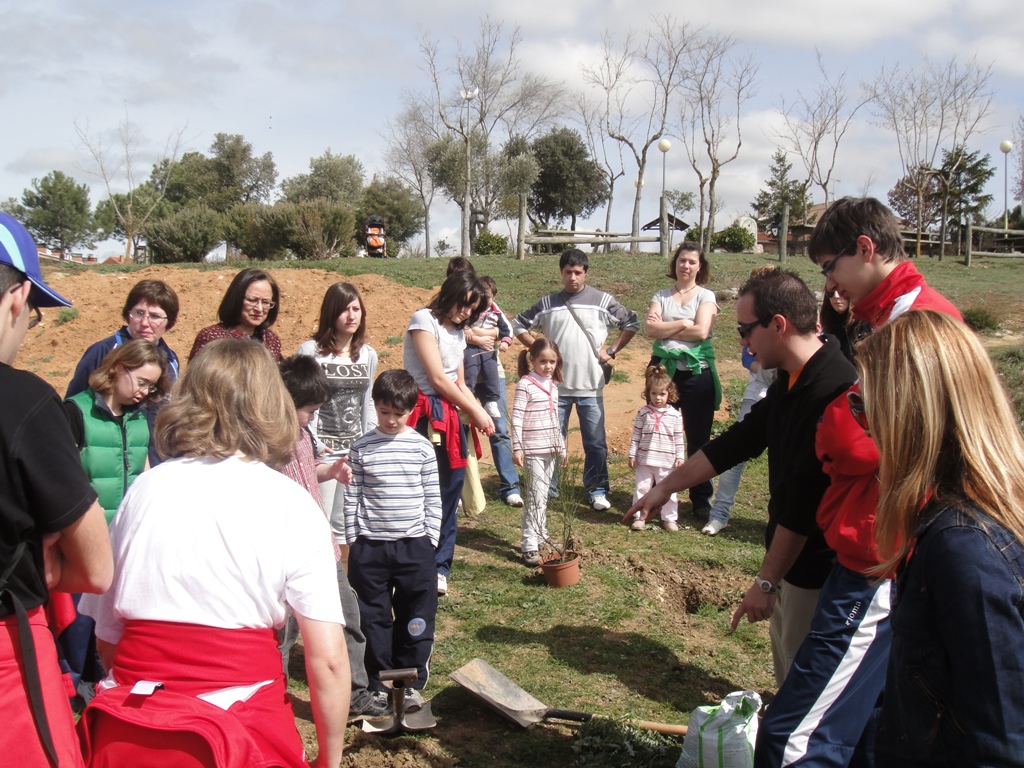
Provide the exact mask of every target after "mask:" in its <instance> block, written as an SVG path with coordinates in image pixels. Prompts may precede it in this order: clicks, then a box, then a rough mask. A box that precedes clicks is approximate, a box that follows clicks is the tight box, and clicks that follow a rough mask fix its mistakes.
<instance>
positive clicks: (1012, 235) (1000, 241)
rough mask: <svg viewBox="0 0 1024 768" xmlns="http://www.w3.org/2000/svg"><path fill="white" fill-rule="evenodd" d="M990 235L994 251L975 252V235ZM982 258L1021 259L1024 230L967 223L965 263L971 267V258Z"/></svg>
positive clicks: (1023, 254)
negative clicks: (991, 235)
mask: <svg viewBox="0 0 1024 768" xmlns="http://www.w3.org/2000/svg"><path fill="white" fill-rule="evenodd" d="M975 232H982V233H990V234H993V235H995V237H994V238H993V239H992V247H993V248H996V249H997V250H994V251H976V250H974V233H975ZM973 256H980V257H982V258H986V259H1019V258H1021V257H1024V229H998V228H996V227H975V226H972V225H971V223H970V222H967V254H966V256H965V257H964V263H965V264H966V265H967V266H968V267H969V266H971V258H972V257H973Z"/></svg>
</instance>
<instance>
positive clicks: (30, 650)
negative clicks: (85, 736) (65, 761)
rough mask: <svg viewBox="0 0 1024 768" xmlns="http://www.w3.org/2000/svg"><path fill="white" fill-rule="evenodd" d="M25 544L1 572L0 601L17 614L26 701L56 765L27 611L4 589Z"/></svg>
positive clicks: (55, 751) (25, 544)
mask: <svg viewBox="0 0 1024 768" xmlns="http://www.w3.org/2000/svg"><path fill="white" fill-rule="evenodd" d="M27 547H28V542H27V541H23V542H21V543H20V544H18V547H17V549H15V550H14V555H13V557H11V561H10V563H9V564H8V565H7V568H5V569H4V572H3V574H0V602H2V603H3V604H4V607H8V606H10V609H11V611H12V612H13V613H14V615H15V616H16V617H17V622H18V642H19V643H20V644H21V661H22V663H23V664H24V667H25V682H26V685H27V686H28V701H29V706H30V707H31V709H32V719H33V720H34V721H35V724H36V730H37V731H38V732H39V740H40V741H41V742H42V743H43V747H44V748H45V749H46V754H47V756H48V757H49V758H50V762H51V763H52V764H53V765H59V764H60V763H59V761H58V760H57V750H56V749H55V748H54V746H53V736H52V734H51V733H50V723H49V721H48V720H47V719H46V707H45V706H44V704H43V684H42V680H41V678H40V677H39V660H38V658H37V657H36V644H35V640H34V639H33V638H32V627H31V625H30V624H29V623H28V612H27V611H26V610H25V606H24V605H23V604H22V602H21V600H20V599H19V598H18V596H17V595H16V594H14V592H13V591H12V590H10V589H8V588H7V580H8V579H9V578H10V577H11V574H12V573H14V569H15V567H17V565H18V562H19V561H20V560H21V558H22V555H24V554H25V550H26V548H27Z"/></svg>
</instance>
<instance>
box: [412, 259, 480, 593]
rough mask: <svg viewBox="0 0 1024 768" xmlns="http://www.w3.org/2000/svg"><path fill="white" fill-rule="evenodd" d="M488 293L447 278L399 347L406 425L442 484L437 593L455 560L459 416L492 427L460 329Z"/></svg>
mask: <svg viewBox="0 0 1024 768" xmlns="http://www.w3.org/2000/svg"><path fill="white" fill-rule="evenodd" d="M486 295H487V290H486V288H484V286H483V285H482V284H481V283H480V281H479V280H478V279H477V277H476V275H474V274H473V273H471V272H465V271H459V272H454V273H452V274H451V275H449V276H448V277H447V278H446V279H445V281H444V283H443V284H442V286H441V290H440V291H438V293H437V295H436V296H434V298H433V299H432V300H431V302H430V304H429V305H428V306H427V307H425V308H423V309H420V310H418V311H416V312H415V313H414V314H413V316H412V319H411V320H410V321H409V327H408V329H407V330H406V332H405V338H404V343H403V364H404V367H405V369H406V370H407V371H409V373H411V374H412V376H413V378H414V379H415V380H416V385H417V386H418V387H419V390H420V398H419V401H418V402H417V404H416V408H415V409H414V410H413V413H412V415H411V416H410V417H409V418H410V420H409V425H410V426H415V428H416V430H417V431H418V432H420V433H421V434H423V435H424V436H425V437H427V438H428V439H430V440H431V442H433V443H434V451H435V453H436V454H437V468H438V475H439V477H440V483H441V537H440V540H439V541H438V545H437V552H436V555H435V561H436V564H437V592H438V594H440V595H443V594H446V593H447V591H448V575H449V574H450V573H451V568H452V559H453V557H454V555H455V534H456V530H457V527H458V521H457V514H458V507H459V499H460V498H461V497H462V483H463V480H464V479H465V474H466V456H467V455H468V448H469V446H468V434H467V430H466V428H465V426H464V425H462V424H461V423H460V420H459V411H461V412H462V413H464V414H466V415H467V416H468V417H469V419H470V421H471V422H472V424H473V426H474V427H476V428H477V429H479V430H480V431H481V432H483V433H484V434H485V435H490V434H492V433H493V432H494V422H492V421H491V417H490V416H488V415H487V412H486V411H485V410H484V409H483V406H481V405H480V403H479V402H478V401H477V399H476V398H475V397H474V396H473V393H472V391H470V389H469V388H468V387H466V385H465V377H464V373H463V353H464V351H465V349H466V337H465V333H464V330H463V329H464V328H465V327H466V326H468V325H471V324H472V323H473V321H474V320H476V318H477V317H478V316H479V314H480V312H481V311H482V307H481V306H480V305H481V303H482V302H481V299H482V298H483V297H484V296H486Z"/></svg>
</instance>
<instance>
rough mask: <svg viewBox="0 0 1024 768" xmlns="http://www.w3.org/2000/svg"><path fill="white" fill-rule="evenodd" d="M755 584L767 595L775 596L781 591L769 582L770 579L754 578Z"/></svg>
mask: <svg viewBox="0 0 1024 768" xmlns="http://www.w3.org/2000/svg"><path fill="white" fill-rule="evenodd" d="M754 584H755V585H756V586H757V588H758V589H760V590H761V591H762V592H764V593H765V594H766V595H774V594H775V593H776V592H778V591H779V588H778V587H777V586H775V585H774V584H772V583H771V582H770V581H768V579H762V578H761V577H760V576H755V577H754Z"/></svg>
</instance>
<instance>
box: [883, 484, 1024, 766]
mask: <svg viewBox="0 0 1024 768" xmlns="http://www.w3.org/2000/svg"><path fill="white" fill-rule="evenodd" d="M965 507H968V505H967V504H963V505H961V504H957V503H954V502H950V501H946V502H944V503H941V504H940V503H934V502H933V503H932V504H931V505H929V506H928V507H926V508H925V510H924V512H923V513H922V517H923V518H924V520H925V522H924V524H923V525H922V526H921V527H920V528H919V529H918V531H917V533H916V538H917V542H916V545H915V547H914V550H913V553H912V555H911V557H910V559H909V561H908V563H907V565H906V566H905V567H904V569H903V570H902V572H901V573H900V575H899V577H898V579H897V586H896V598H895V605H894V607H893V609H892V619H891V620H892V634H893V639H892V650H891V652H890V655H889V669H888V673H887V675H886V681H885V694H884V696H883V699H882V712H881V718H880V720H879V727H878V737H877V741H876V744H875V751H876V761H877V765H879V766H910V765H920V766H925V765H928V766H934V765H971V766H1011V765H1013V766H1021V765H1024V545H1022V544H1021V543H1020V542H1019V541H1018V540H1017V539H1015V538H1014V537H1013V535H1012V534H1011V533H1010V532H1009V531H1007V530H1006V529H1005V528H1003V527H1002V526H1000V525H998V524H997V523H996V522H994V521H993V520H992V519H991V518H990V517H989V516H988V515H986V514H985V513H984V512H981V511H980V510H977V509H976V508H975V507H973V506H971V507H968V508H969V509H970V510H971V513H972V514H968V513H967V512H966V511H965Z"/></svg>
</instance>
